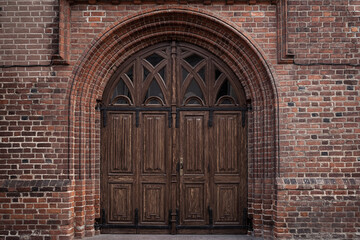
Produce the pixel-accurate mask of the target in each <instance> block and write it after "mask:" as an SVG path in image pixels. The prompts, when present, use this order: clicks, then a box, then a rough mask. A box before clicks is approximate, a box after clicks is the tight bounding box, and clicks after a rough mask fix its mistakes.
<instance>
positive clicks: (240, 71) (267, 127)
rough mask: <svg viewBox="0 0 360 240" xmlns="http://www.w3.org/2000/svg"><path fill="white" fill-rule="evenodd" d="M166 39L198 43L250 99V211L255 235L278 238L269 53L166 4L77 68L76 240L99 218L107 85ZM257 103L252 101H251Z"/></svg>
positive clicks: (218, 23)
mask: <svg viewBox="0 0 360 240" xmlns="http://www.w3.org/2000/svg"><path fill="white" fill-rule="evenodd" d="M164 41H179V42H187V43H191V44H194V45H197V46H199V47H201V48H204V49H207V50H209V51H211V52H212V53H214V54H215V55H217V56H219V57H220V58H221V59H222V60H223V61H224V62H225V63H226V64H227V65H228V66H229V67H230V68H231V70H232V71H233V73H234V74H235V75H236V76H237V78H238V79H239V81H240V82H241V84H242V86H243V87H244V90H245V93H246V98H247V99H249V100H251V106H252V111H250V112H249V113H248V122H249V125H248V139H249V140H248V168H249V169H248V174H249V176H248V189H249V191H248V205H249V206H248V209H249V216H250V218H252V224H253V231H254V233H255V234H256V235H258V236H261V235H262V236H270V235H272V225H273V216H274V212H273V211H274V209H275V206H273V204H274V202H276V201H275V200H276V191H275V176H276V168H277V164H276V161H277V159H278V158H277V142H278V141H277V122H276V116H277V108H278V106H277V93H276V85H275V81H274V79H273V77H272V74H271V69H270V67H269V65H268V64H267V62H266V60H265V58H264V54H262V51H261V49H260V48H259V47H257V45H256V43H255V42H254V41H253V40H252V39H251V38H250V37H249V36H247V35H246V34H245V33H243V32H242V31H241V29H238V28H237V27H236V26H234V25H232V24H231V23H230V22H227V21H226V20H224V19H221V18H220V17H218V16H216V15H213V14H212V13H209V12H204V11H200V10H198V9H194V8H191V7H183V6H182V7H174V6H162V7H156V9H150V10H146V11H143V12H140V13H138V14H136V15H134V16H130V17H128V18H126V19H123V20H121V21H119V22H117V23H114V24H113V25H112V26H110V27H108V29H107V30H106V31H104V32H103V33H102V34H101V35H100V36H99V38H98V39H96V40H94V41H93V42H92V43H91V45H90V46H89V48H88V49H87V50H86V51H85V52H84V54H83V55H82V57H81V59H80V60H79V62H78V64H77V65H76V67H75V69H74V73H73V78H72V82H71V90H70V93H69V125H70V128H69V139H70V140H69V151H70V152H69V166H68V167H69V176H70V178H72V179H73V180H74V183H75V206H76V209H75V225H76V227H75V228H74V231H75V236H84V234H86V235H88V236H89V235H92V234H93V232H94V228H93V225H94V220H95V218H98V217H99V216H100V209H99V196H100V183H99V174H100V171H99V169H100V144H101V143H100V112H99V111H97V110H96V106H97V105H98V102H97V100H101V96H102V94H103V91H104V88H105V86H106V84H107V82H108V81H109V79H110V78H111V76H112V75H113V74H114V73H115V72H116V70H117V68H118V67H119V66H120V65H121V64H122V63H123V62H124V61H125V60H126V59H128V58H129V57H130V56H132V55H133V54H134V53H136V52H137V51H139V50H141V49H144V48H146V47H148V46H152V45H155V44H157V43H160V42H164ZM249 103H250V102H249Z"/></svg>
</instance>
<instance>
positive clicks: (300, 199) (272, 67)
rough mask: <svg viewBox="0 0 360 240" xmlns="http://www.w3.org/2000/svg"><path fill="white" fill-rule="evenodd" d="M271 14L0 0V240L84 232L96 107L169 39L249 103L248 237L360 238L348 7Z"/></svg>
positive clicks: (269, 8) (266, 4) (330, 2)
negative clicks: (219, 67) (140, 55)
mask: <svg viewBox="0 0 360 240" xmlns="http://www.w3.org/2000/svg"><path fill="white" fill-rule="evenodd" d="M281 3H284V2H283V1H281ZM279 4H280V1H278V6H279ZM281 6H286V5H285V4H283V5H281ZM284 11H287V15H288V17H287V18H285V19H284V18H279V9H277V6H276V5H275V4H271V2H270V1H251V2H248V1H239V2H235V3H234V4H231V2H228V4H225V3H223V2H216V3H215V2H210V3H207V2H206V3H205V2H204V3H197V2H194V3H192V4H187V5H182V4H177V3H165V4H163V5H157V4H155V3H151V2H148V3H141V4H133V3H132V2H126V3H121V4H120V3H119V4H116V3H115V4H111V3H110V2H106V1H94V4H89V2H80V3H78V2H74V3H72V1H67V0H60V1H55V0H43V1H31V0H22V1H18V0H16V1H10V0H9V1H5V0H0V22H1V29H0V65H1V70H0V78H1V82H0V85H1V87H0V93H1V94H0V113H1V114H0V139H1V141H0V205H1V206H0V222H1V224H0V225H1V227H0V239H20V238H21V239H23V238H24V237H26V236H31V238H32V239H71V238H74V237H77V238H81V237H84V236H91V235H93V234H95V230H94V228H93V224H94V219H95V218H96V217H99V216H100V215H99V214H100V210H99V208H100V205H99V204H100V187H99V186H100V180H99V169H100V164H101V163H100V137H99V136H100V113H99V112H96V111H95V105H96V99H101V96H102V91H103V89H104V88H105V86H106V83H107V81H108V79H109V78H110V77H111V75H112V73H114V72H115V70H116V67H118V66H119V65H121V63H122V62H123V61H124V60H125V59H126V58H127V57H128V56H131V54H132V53H134V52H136V51H138V50H140V49H142V48H144V47H146V46H149V45H152V44H155V43H156V42H160V41H165V40H172V39H177V40H183V41H188V42H192V43H194V44H197V45H200V46H202V47H205V48H208V49H210V50H211V51H213V52H214V53H217V54H218V55H221V56H222V57H223V60H224V61H225V62H226V63H227V64H228V65H229V66H230V68H232V69H233V71H234V72H235V74H237V76H242V78H241V79H242V84H243V85H244V87H245V90H246V93H247V95H248V96H251V99H252V100H253V108H254V111H253V114H252V115H251V116H249V122H250V123H251V124H250V126H249V166H248V167H249V197H248V199H249V214H250V216H251V217H252V221H253V227H254V230H253V234H255V235H256V236H264V237H266V238H274V237H276V238H279V239H357V238H360V225H359V222H360V214H359V213H360V199H359V198H360V197H359V196H360V189H359V186H360V182H359V180H358V179H359V177H360V147H359V146H360V131H359V129H360V126H359V125H360V105H359V102H360V96H359V92H360V89H359V88H360V87H359V85H360V84H359V80H358V79H359V77H360V76H359V64H360V55H359V47H360V46H359V39H360V38H359V37H360V20H359V17H360V2H359V1H354V0H319V1H304V0H289V1H287V9H285V10H284ZM166 12H171V14H166ZM181 16H182V17H181ZM175 20H176V21H177V22H176V23H174V21H175ZM279 20H283V21H285V24H286V27H287V29H286V35H287V36H286V38H285V42H286V44H287V46H282V44H280V45H279V44H278V43H279V36H278V35H277V33H278V26H279V25H278V23H279ZM172 21H173V22H172ZM152 22H156V23H157V24H156V25H155V26H152V25H151V24H150V23H152ZM169 23H171V24H173V25H176V29H172V28H171V27H169V26H172V25H169ZM59 26H60V28H59ZM134 29H136V30H137V31H132V30H134ZM189 29H190V30H189ZM191 29H193V30H191ZM194 29H196V30H194ZM192 31H193V32H192ZM281 36H282V35H281ZM281 36H280V37H281ZM279 47H284V48H286V51H288V53H289V54H290V55H291V54H292V55H293V56H294V57H293V59H291V58H290V60H289V61H287V62H288V64H282V63H279V58H278V51H279Z"/></svg>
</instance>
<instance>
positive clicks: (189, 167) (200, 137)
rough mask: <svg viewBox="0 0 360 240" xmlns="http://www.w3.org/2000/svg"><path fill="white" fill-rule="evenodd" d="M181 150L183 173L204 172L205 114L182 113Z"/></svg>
mask: <svg viewBox="0 0 360 240" xmlns="http://www.w3.org/2000/svg"><path fill="white" fill-rule="evenodd" d="M183 118H184V122H183V125H182V129H181V132H182V146H183V149H182V152H183V159H184V166H183V167H184V174H204V173H205V126H206V123H205V121H204V120H205V119H204V118H205V116H204V115H196V114H186V113H184V116H183Z"/></svg>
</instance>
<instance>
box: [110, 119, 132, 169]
mask: <svg viewBox="0 0 360 240" xmlns="http://www.w3.org/2000/svg"><path fill="white" fill-rule="evenodd" d="M109 118H110V121H109V122H110V124H109V130H108V135H109V139H108V144H109V149H108V156H107V158H108V161H109V165H108V166H109V173H119V174H121V173H124V174H125V173H126V174H129V173H134V168H133V159H134V157H135V156H134V138H135V131H134V113H110V114H109Z"/></svg>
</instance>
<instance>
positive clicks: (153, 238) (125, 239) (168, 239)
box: [86, 234, 262, 240]
mask: <svg viewBox="0 0 360 240" xmlns="http://www.w3.org/2000/svg"><path fill="white" fill-rule="evenodd" d="M261 239H262V238H256V237H251V236H247V235H143V234H141V235H140V234H139V235H132V234H126V235H125V234H101V235H97V236H95V237H90V238H86V240H261Z"/></svg>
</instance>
